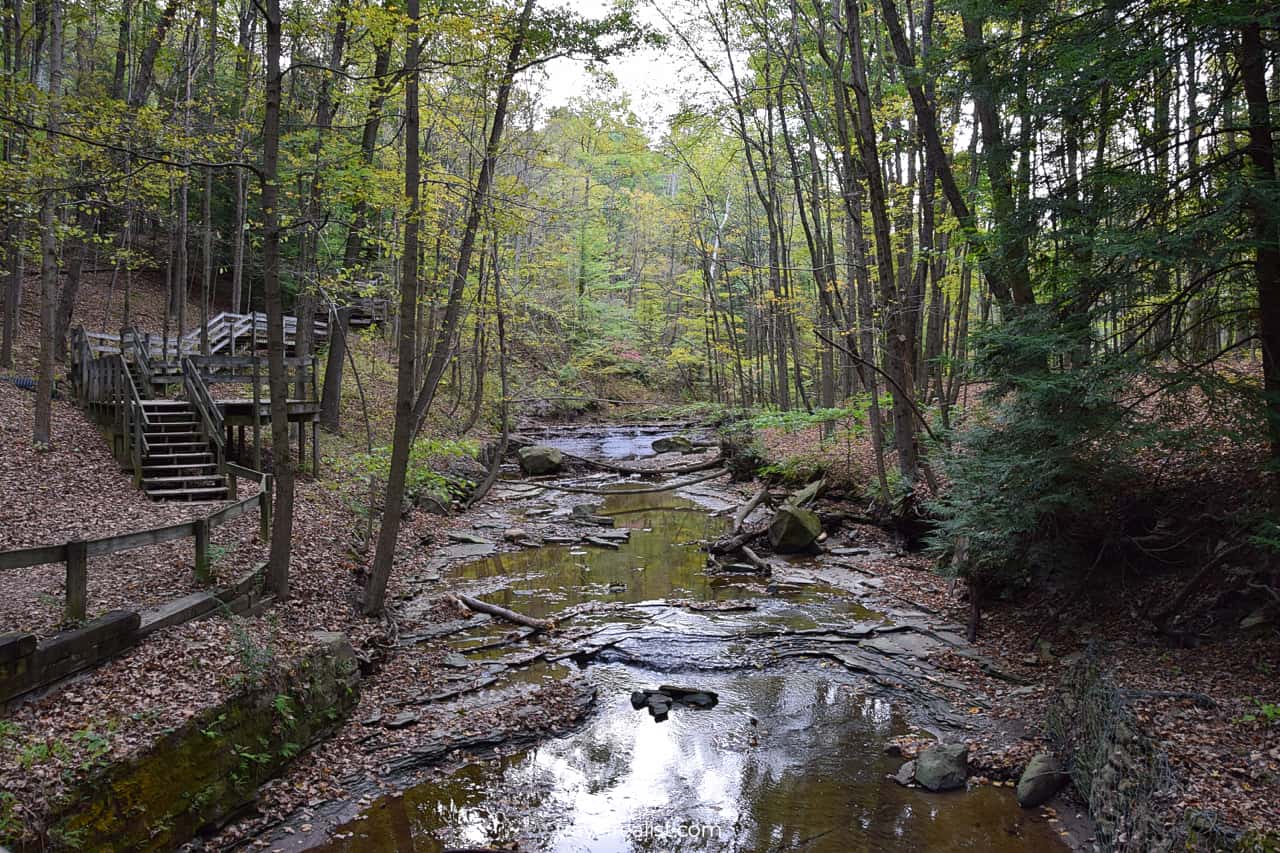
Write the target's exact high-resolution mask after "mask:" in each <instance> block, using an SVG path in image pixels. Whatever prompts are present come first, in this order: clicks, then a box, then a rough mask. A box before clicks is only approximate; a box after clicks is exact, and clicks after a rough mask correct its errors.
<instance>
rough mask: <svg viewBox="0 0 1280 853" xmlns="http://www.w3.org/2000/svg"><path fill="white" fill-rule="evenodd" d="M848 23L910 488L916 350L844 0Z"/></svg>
mask: <svg viewBox="0 0 1280 853" xmlns="http://www.w3.org/2000/svg"><path fill="white" fill-rule="evenodd" d="M845 8H846V10H847V11H846V15H847V17H848V21H849V38H850V42H851V43H850V46H849V54H850V57H851V60H852V71H853V90H854V97H855V102H856V104H857V123H856V124H855V131H856V136H857V141H858V148H859V150H860V151H861V153H862V161H863V163H864V164H865V169H866V177H867V197H868V202H869V203H870V205H871V224H872V232H873V234H874V235H875V253H876V270H877V273H878V277H879V279H880V282H879V284H880V294H881V300H882V305H881V308H882V310H883V311H884V314H885V353H884V355H885V358H884V362H885V371H884V372H885V376H886V378H887V379H889V380H890V384H891V385H893V386H896V387H892V388H890V389H889V390H890V393H892V395H893V409H892V414H893V436H894V449H895V450H897V452H898V471H899V473H901V474H902V479H903V480H905V481H906V483H907V484H908V485H910V484H912V483H914V482H915V479H916V469H917V464H918V460H917V450H916V434H915V420H914V419H915V410H914V408H913V402H914V401H913V400H912V399H911V397H912V381H911V380H912V378H913V377H912V376H911V349H910V348H909V346H908V342H907V336H906V335H905V334H904V332H903V328H902V324H903V321H904V319H905V318H904V317H903V306H902V304H901V299H900V296H899V294H898V293H897V292H896V287H895V283H896V279H895V277H894V267H893V238H892V236H891V231H890V224H889V208H888V199H887V196H886V191H885V185H884V177H883V175H882V174H881V171H880V153H879V147H878V144H877V140H876V125H875V120H874V118H873V116H872V108H871V96H870V91H869V90H868V86H867V74H866V59H865V57H864V54H863V47H862V26H861V19H860V17H859V11H858V8H857V4H855V3H854V2H853V0H845Z"/></svg>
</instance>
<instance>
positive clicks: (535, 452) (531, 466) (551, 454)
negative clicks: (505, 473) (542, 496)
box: [519, 444, 564, 477]
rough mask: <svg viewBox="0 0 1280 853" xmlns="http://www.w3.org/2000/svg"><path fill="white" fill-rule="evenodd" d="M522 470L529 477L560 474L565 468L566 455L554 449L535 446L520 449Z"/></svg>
mask: <svg viewBox="0 0 1280 853" xmlns="http://www.w3.org/2000/svg"><path fill="white" fill-rule="evenodd" d="M519 456H520V470H521V471H523V472H524V473H525V475H526V476H529V477H540V476H542V475H544V474H558V473H560V469H561V468H563V467H564V454H563V453H561V452H560V451H559V450H558V449H556V448H554V447H547V446H545V445H541V444H535V445H533V446H532V447H522V448H520V453H519Z"/></svg>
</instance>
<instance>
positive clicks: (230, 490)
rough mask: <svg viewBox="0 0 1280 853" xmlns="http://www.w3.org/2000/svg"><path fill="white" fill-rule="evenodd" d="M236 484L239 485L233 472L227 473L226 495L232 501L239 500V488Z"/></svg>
mask: <svg viewBox="0 0 1280 853" xmlns="http://www.w3.org/2000/svg"><path fill="white" fill-rule="evenodd" d="M238 483H239V480H238V479H237V478H236V474H235V472H234V471H228V472H227V494H228V495H229V496H230V497H231V500H233V501H235V500H239V499H240V493H239V488H238V486H237V484H238Z"/></svg>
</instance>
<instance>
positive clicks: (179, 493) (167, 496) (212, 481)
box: [141, 400, 227, 501]
mask: <svg viewBox="0 0 1280 853" xmlns="http://www.w3.org/2000/svg"><path fill="white" fill-rule="evenodd" d="M142 411H143V413H144V414H145V427H144V431H143V437H144V438H145V442H144V446H143V453H142V477H141V485H142V490H143V491H144V492H146V494H147V497H149V498H151V499H153V500H171V501H172V500H178V501H220V500H226V499H227V480H226V476H225V475H223V474H220V473H219V472H218V460H217V456H216V455H215V451H214V448H213V447H212V446H211V445H210V442H209V441H208V440H207V439H206V438H205V437H204V435H203V434H202V433H201V431H200V417H199V414H198V413H197V412H196V409H195V407H194V406H193V405H192V404H191V402H190V401H189V400H143V401H142Z"/></svg>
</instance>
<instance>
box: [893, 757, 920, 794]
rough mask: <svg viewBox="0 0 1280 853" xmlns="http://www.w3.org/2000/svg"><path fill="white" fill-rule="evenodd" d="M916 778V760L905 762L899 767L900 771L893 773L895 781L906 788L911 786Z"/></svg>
mask: <svg viewBox="0 0 1280 853" xmlns="http://www.w3.org/2000/svg"><path fill="white" fill-rule="evenodd" d="M915 778H916V763H915V762H914V761H907V762H904V763H903V765H902V766H901V767H899V768H898V772H897V773H895V774H893V781H895V782H897V783H898V784H899V785H901V786H902V787H904V788H910V787H911V785H912V784H913V783H914V782H915Z"/></svg>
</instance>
